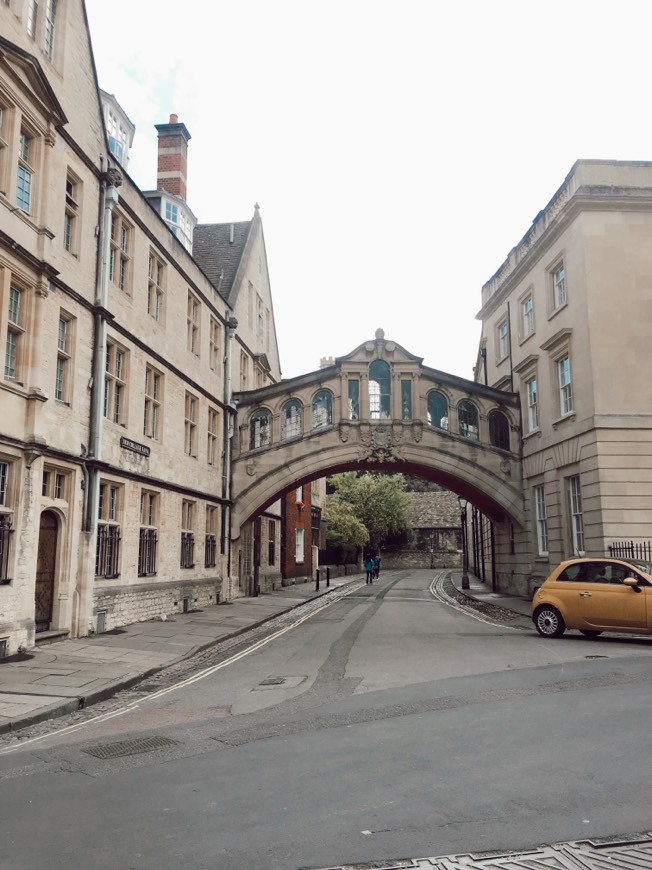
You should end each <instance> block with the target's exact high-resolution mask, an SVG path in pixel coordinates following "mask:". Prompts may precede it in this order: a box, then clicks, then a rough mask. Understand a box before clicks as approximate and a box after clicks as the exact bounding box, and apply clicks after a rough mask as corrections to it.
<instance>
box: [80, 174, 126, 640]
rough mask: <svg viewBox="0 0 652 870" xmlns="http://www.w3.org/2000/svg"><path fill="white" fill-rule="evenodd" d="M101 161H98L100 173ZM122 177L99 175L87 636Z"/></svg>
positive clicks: (84, 608)
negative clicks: (114, 223)
mask: <svg viewBox="0 0 652 870" xmlns="http://www.w3.org/2000/svg"><path fill="white" fill-rule="evenodd" d="M104 167H105V161H104V160H102V169H103V170H104ZM121 183H122V175H121V174H120V173H119V172H118V171H117V170H116V169H111V168H109V169H108V170H106V171H103V173H102V180H101V189H100V214H99V222H98V251H99V256H98V265H97V272H96V284H95V305H94V312H93V317H94V342H93V375H92V379H91V384H90V388H91V415H90V426H89V444H88V455H87V458H86V462H87V468H88V491H87V495H86V506H85V516H84V530H85V531H86V532H89V533H90V541H89V550H90V552H89V565H88V569H87V577H86V588H85V589H82V595H81V601H80V606H81V614H80V616H81V617H82V618H81V619H80V625H79V626H78V628H85V629H86V633H88V632H89V631H90V630H91V629H92V627H93V588H94V583H95V558H94V556H95V550H96V547H97V513H98V509H99V503H100V469H99V465H98V463H99V462H100V460H101V458H102V418H103V413H104V366H105V360H106V331H107V321H108V319H109V312H108V298H109V263H110V258H111V218H112V213H113V207H114V206H115V205H116V204H117V202H118V187H119V186H120V184H121Z"/></svg>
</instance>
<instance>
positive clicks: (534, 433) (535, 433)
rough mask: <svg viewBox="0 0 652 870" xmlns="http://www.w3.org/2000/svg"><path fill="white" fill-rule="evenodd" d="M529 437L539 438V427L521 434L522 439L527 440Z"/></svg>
mask: <svg viewBox="0 0 652 870" xmlns="http://www.w3.org/2000/svg"><path fill="white" fill-rule="evenodd" d="M530 438H541V429H540V428H536V429H533V430H532V431H531V432H526V434H525V435H523V441H528V440H529V439H530Z"/></svg>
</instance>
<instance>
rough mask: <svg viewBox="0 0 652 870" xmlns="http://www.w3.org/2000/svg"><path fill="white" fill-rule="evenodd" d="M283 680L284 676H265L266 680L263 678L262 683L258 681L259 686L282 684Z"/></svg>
mask: <svg viewBox="0 0 652 870" xmlns="http://www.w3.org/2000/svg"><path fill="white" fill-rule="evenodd" d="M284 682H285V677H267V679H266V680H263V681H262V683H258V685H259V686H282V685H283V683H284Z"/></svg>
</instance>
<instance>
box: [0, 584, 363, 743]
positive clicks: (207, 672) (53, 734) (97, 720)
mask: <svg viewBox="0 0 652 870" xmlns="http://www.w3.org/2000/svg"><path fill="white" fill-rule="evenodd" d="M357 588H358V587H357V586H356V585H355V584H354V583H352V584H351V586H350V587H342V586H340V587H339V588H338V591H339V589H341V590H343V591H342V592H341V594H339V595H337V596H332V597H331V598H328V599H326V596H323V597H322V598H321V599H318V600H319V601H322V600H324V599H325V600H324V603H323V605H322V606H321V607H316V608H315V609H314V610H311V611H310V613H306V614H305V615H304V616H302V617H300V618H299V619H297V620H296V621H295V622H293V623H291V624H290V625H286V626H285V627H283V628H281V629H279V630H278V631H276V632H274V633H273V634H270V635H269V636H268V637H265V638H263V639H262V640H259V641H257V642H256V643H254V644H252V645H251V646H250V647H247V649H245V650H241V652H239V653H236V654H235V655H232V656H231V657H230V658H228V659H225V660H224V661H223V662H220V663H219V664H217V665H211V666H210V667H208V668H204V670H202V671H198V672H197V673H196V674H193V675H192V676H191V677H186V679H184V680H180V681H179V682H178V683H174V685H172V686H167V687H166V688H165V689H159V691H158V692H153V693H152V694H151V695H147V696H146V697H144V698H138V700H135V701H130V702H129V703H128V704H125V706H124V707H122V708H121V709H120V710H114V711H112V712H110V713H101V714H100V715H99V716H95V717H93V718H92V719H86V720H84V722H77V723H76V724H75V725H67V726H66V727H65V728H60V729H59V730H57V731H49V732H48V733H47V734H41V735H40V736H39V737H31V738H29V739H27V740H21V741H20V743H17V744H16V745H15V746H7V747H6V748H4V749H0V755H9V754H10V753H12V752H16V751H18V750H21V749H24V748H25V747H26V746H32V745H33V744H35V743H40V742H41V741H43V740H47V739H49V738H57V737H63V736H64V735H68V734H72V733H73V732H75V731H81V729H82V728H86V727H87V726H89V725H101V724H102V723H103V722H108V721H109V720H110V719H115V718H117V717H118V716H124V715H125V713H129V712H131V711H132V710H137V709H138V708H139V707H140V706H141V704H144V703H145V702H147V701H152V700H154V699H156V698H161V697H163V695H167V694H169V693H170V692H175V691H176V690H177V689H183V688H185V687H186V686H190V685H192V684H193V683H197V682H199V681H200V680H204V679H206V677H210V676H211V675H212V674H214V673H217V671H221V670H222V669H223V668H226V667H228V665H232V664H234V663H235V662H238V661H240V659H243V658H245V657H246V656H248V655H250V654H251V653H253V652H256V651H257V650H259V649H261V648H262V647H264V646H266V645H267V644H268V643H271V642H272V641H273V640H277V638H279V637H282V635H284V634H287V632H288V631H292V629H294V628H297V626H299V625H301V624H302V623H304V622H306V621H307V620H309V619H311V618H312V617H313V616H314V615H315V614H317V613H321V612H322V611H323V610H325V609H326V608H327V607H330V606H331V605H332V604H335V603H336V602H338V601H341V600H342V599H343V598H346V597H347V596H348V595H349V594H350V593H351V592H353V591H354V590H355V589H357ZM312 600H313V601H314V600H315V599H312ZM307 603H309V602H307Z"/></svg>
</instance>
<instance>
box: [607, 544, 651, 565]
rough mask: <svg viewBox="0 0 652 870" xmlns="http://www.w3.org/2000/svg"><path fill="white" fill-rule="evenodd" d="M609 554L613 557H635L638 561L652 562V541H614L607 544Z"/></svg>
mask: <svg viewBox="0 0 652 870" xmlns="http://www.w3.org/2000/svg"><path fill="white" fill-rule="evenodd" d="M609 555H610V556H611V557H612V558H614V559H636V560H637V561H639V562H652V542H650V541H636V542H634V541H614V542H613V544H610V545H609Z"/></svg>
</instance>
